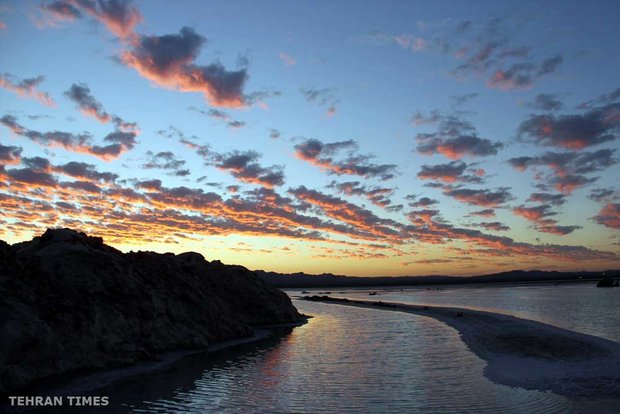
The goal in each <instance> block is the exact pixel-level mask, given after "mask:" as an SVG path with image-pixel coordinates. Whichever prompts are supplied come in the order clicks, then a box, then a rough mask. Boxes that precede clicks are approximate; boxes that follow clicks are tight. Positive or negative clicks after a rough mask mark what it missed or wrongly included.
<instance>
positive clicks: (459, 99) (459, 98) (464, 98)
mask: <svg viewBox="0 0 620 414" xmlns="http://www.w3.org/2000/svg"><path fill="white" fill-rule="evenodd" d="M478 96H480V94H479V93H477V92H474V93H465V94H461V95H452V96H451V97H450V99H452V108H453V109H454V108H456V107H459V106H461V105H464V104H466V103H467V102H469V101H471V100H472V99H474V98H476V97H478Z"/></svg>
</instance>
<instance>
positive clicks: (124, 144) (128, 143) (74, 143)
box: [0, 115, 136, 161]
mask: <svg viewBox="0 0 620 414" xmlns="http://www.w3.org/2000/svg"><path fill="white" fill-rule="evenodd" d="M0 124H2V125H4V126H5V127H7V128H8V129H10V130H11V131H12V132H13V133H14V134H16V135H21V136H23V137H26V138H28V139H30V140H31V141H33V142H36V143H37V144H39V145H42V146H45V147H61V148H64V149H66V150H67V151H73V152H77V153H84V154H90V155H94V156H96V157H99V158H101V159H103V160H106V161H110V160H112V159H115V158H118V157H119V156H120V155H122V154H123V153H125V152H127V151H129V150H131V149H132V148H133V147H134V145H135V143H136V140H135V138H136V134H135V133H134V132H122V131H115V132H112V133H110V134H108V135H106V137H105V138H104V139H103V141H104V142H105V143H106V144H107V145H104V146H99V145H93V144H92V143H91V141H92V136H91V135H89V134H85V133H83V134H73V133H71V132H63V131H51V132H39V131H35V130H32V129H27V128H25V127H24V126H22V125H20V124H19V123H18V122H17V118H15V117H14V116H12V115H4V116H3V117H2V118H0Z"/></svg>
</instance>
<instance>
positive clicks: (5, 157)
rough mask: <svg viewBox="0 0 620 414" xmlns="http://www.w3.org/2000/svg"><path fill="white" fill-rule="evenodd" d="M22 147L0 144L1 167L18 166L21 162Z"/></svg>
mask: <svg viewBox="0 0 620 414" xmlns="http://www.w3.org/2000/svg"><path fill="white" fill-rule="evenodd" d="M21 154H22V148H21V147H14V146H10V145H9V146H5V145H2V144H0V166H2V165H18V164H19V163H20V162H21Z"/></svg>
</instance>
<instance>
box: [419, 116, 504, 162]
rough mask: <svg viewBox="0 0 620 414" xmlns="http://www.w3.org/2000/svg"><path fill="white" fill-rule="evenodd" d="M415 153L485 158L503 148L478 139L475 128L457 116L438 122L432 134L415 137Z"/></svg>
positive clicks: (497, 144) (501, 145)
mask: <svg viewBox="0 0 620 414" xmlns="http://www.w3.org/2000/svg"><path fill="white" fill-rule="evenodd" d="M416 141H417V144H418V145H417V148H416V149H417V151H418V152H419V153H420V154H424V155H433V154H437V153H439V154H443V155H445V156H446V157H448V158H451V159H459V158H462V157H464V156H468V155H469V156H477V157H485V156H489V155H495V154H497V151H498V150H500V149H501V148H503V144H502V143H500V142H492V141H490V140H488V139H485V138H479V137H478V136H477V134H476V128H475V127H474V126H473V125H472V124H471V123H470V122H468V121H465V120H462V119H460V118H459V117H457V116H453V115H450V116H446V117H443V118H442V119H441V121H440V122H439V125H438V128H437V131H436V132H434V133H419V134H418V135H417V136H416Z"/></svg>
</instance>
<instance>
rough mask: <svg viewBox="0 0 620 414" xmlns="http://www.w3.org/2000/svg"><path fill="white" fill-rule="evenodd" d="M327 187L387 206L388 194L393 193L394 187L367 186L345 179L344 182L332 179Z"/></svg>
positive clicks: (390, 202) (388, 202) (379, 205)
mask: <svg viewBox="0 0 620 414" xmlns="http://www.w3.org/2000/svg"><path fill="white" fill-rule="evenodd" d="M328 188H333V189H335V190H336V191H337V192H339V193H341V194H346V195H348V196H352V195H356V196H361V197H365V198H367V199H368V200H370V202H371V203H372V204H374V205H376V206H378V207H383V208H387V207H388V206H390V204H392V201H391V200H390V198H389V197H390V196H391V195H392V194H394V189H392V188H385V187H367V186H365V185H362V184H361V183H360V182H359V181H347V182H344V183H337V182H335V181H332V182H331V184H330V185H328Z"/></svg>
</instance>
